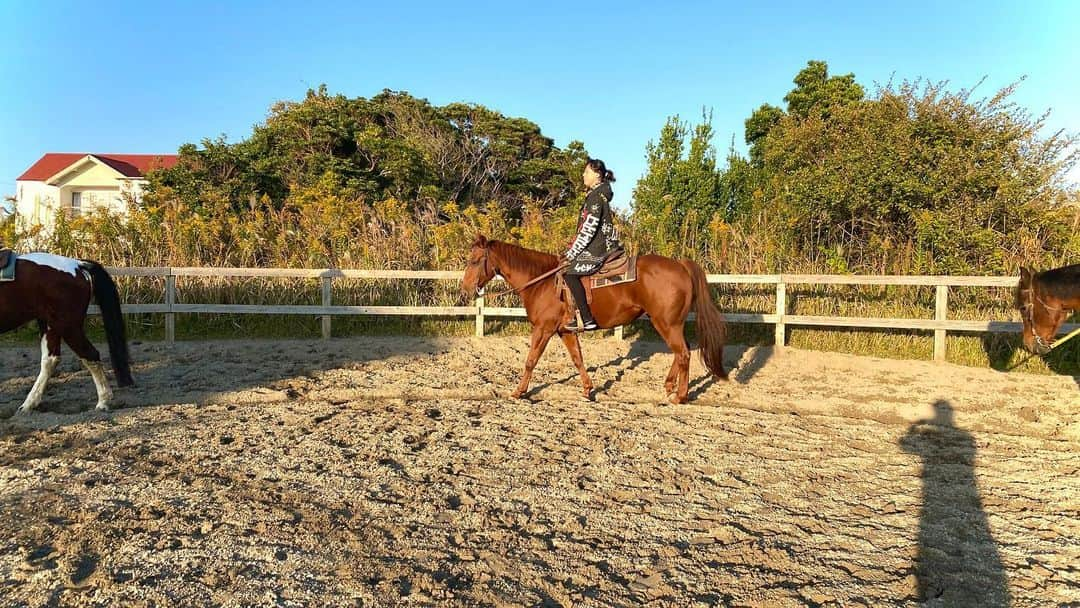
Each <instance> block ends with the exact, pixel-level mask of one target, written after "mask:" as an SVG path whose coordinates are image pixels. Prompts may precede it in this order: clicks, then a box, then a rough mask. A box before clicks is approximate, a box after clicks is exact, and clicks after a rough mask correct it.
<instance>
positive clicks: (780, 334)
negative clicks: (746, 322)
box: [776, 279, 787, 349]
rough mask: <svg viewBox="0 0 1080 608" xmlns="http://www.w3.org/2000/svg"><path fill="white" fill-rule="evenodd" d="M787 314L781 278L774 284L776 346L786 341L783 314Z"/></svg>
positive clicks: (784, 288)
mask: <svg viewBox="0 0 1080 608" xmlns="http://www.w3.org/2000/svg"><path fill="white" fill-rule="evenodd" d="M786 314H787V286H786V285H784V281H783V279H781V280H780V281H779V282H778V283H777V284H776V348H778V349H779V348H784V345H785V344H786V342H787V329H786V327H785V326H784V315H786Z"/></svg>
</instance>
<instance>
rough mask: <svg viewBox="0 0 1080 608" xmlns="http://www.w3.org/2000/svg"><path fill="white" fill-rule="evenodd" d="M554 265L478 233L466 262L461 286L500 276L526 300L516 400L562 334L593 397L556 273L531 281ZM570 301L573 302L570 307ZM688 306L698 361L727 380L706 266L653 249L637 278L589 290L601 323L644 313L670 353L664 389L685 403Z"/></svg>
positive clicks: (471, 290)
mask: <svg viewBox="0 0 1080 608" xmlns="http://www.w3.org/2000/svg"><path fill="white" fill-rule="evenodd" d="M558 265H559V258H557V257H556V256H554V255H551V254H547V253H542V252H539V251H534V250H531V249H525V248H523V247H518V246H517V245H511V244H509V243H503V242H500V241H491V240H488V239H487V238H485V237H484V236H478V237H477V239H476V241H475V242H474V243H473V245H472V249H471V250H470V252H469V261H468V267H467V268H466V270H465V276H464V277H463V279H462V283H461V289H462V292H463V293H464V294H466V295H473V294H477V293H479V290H480V289H481V288H483V287H484V285H486V284H487V283H488V281H490V280H491V279H492V278H494V277H495V276H496V275H500V276H502V277H503V278H504V279H505V280H506V282H507V283H509V284H510V286H511V287H513V288H514V290H515V291H517V292H519V293H520V295H521V299H522V301H523V302H524V303H525V311H526V313H527V316H528V319H529V323H531V324H532V342H531V347H530V349H529V355H528V357H527V358H526V359H525V373H524V375H522V377H521V382H520V384H518V387H517V389H516V390H515V391H514V392H513V397H514V398H515V399H518V398H521V397H522V396H523V395H524V394H525V393H526V391H528V390H529V382H530V381H531V380H532V372H533V368H534V367H536V362H537V361H538V360H539V359H540V355H542V354H543V352H544V349H545V348H546V347H547V344H548V341H549V340H551V337H552V336H554V335H555V334H558V335H559V337H560V338H561V339H562V341H563V344H565V345H566V349H567V350H568V351H569V352H570V358H571V359H572V360H573V361H574V365H575V366H576V367H577V370H578V373H579V374H580V375H581V385H582V388H583V390H584V393H585V396H586V397H587V398H591V397H592V391H593V384H592V380H591V379H590V378H589V374H588V372H587V371H586V369H585V365H584V364H583V363H582V359H581V344H580V342H579V341H578V335H577V334H576V333H573V332H569V331H566V330H565V329H563V326H564V325H565V323H566V321H567V320H568V319H569V314H570V311H571V310H572V309H570V308H568V307H567V304H566V303H565V302H563V300H562V299H560V297H559V293H558V290H557V289H556V286H555V277H554V276H549V277H547V278H544V279H543V280H540V281H536V282H534V283H530V282H531V281H533V280H534V279H536V278H537V277H540V276H542V275H544V274H545V273H550V272H551V271H553V270H555V269H556V268H557V267H558ZM571 306H572V305H571ZM691 307H693V309H694V312H695V313H696V314H697V330H698V338H699V340H700V342H701V348H700V354H701V360H702V362H703V363H704V364H705V367H706V368H708V370H709V371H710V372H712V374H713V375H714V376H716V377H717V378H720V379H723V380H727V372H725V371H724V337H725V331H726V329H725V324H724V317H723V316H722V315H721V314H720V311H719V310H717V308H716V305H715V304H714V303H713V301H712V298H711V297H710V295H709V285H708V283H707V282H706V280H705V272H704V271H702V269H701V267H700V266H698V265H697V264H696V263H694V262H692V261H690V260H678V261H677V260H673V259H671V258H665V257H662V256H658V255H643V256H640V257H639V258H638V274H637V280H636V281H633V282H630V283H623V284H619V285H611V286H608V287H604V288H602V289H597V290H595V291H594V292H593V301H592V305H591V308H592V313H593V316H594V317H595V318H596V322H597V323H598V324H599V325H600V327H606V328H610V327H617V326H619V325H625V324H627V323H629V322H631V321H633V320H634V319H636V318H638V317H640V316H641V315H642V314H643V313H647V314H648V315H649V320H650V321H651V322H652V324H653V327H655V328H656V331H657V333H659V334H660V337H662V338H663V339H664V341H665V342H667V345H668V347H669V348H671V351H672V352H673V353H674V354H675V360H674V361H673V362H672V364H671V369H670V370H669V371H668V375H667V379H666V380H665V381H664V388H665V389H666V390H667V394H668V395H669V396H670V399H671V402H672V403H686V400H687V392H688V387H689V381H690V349H689V347H688V346H687V344H686V337H685V336H684V335H683V326H684V324H685V323H686V317H687V315H688V314H689V313H690V309H691Z"/></svg>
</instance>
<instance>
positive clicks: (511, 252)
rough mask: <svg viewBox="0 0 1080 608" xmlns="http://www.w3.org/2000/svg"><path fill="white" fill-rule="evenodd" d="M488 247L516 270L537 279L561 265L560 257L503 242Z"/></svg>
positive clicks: (493, 242) (491, 243) (490, 244)
mask: <svg viewBox="0 0 1080 608" xmlns="http://www.w3.org/2000/svg"><path fill="white" fill-rule="evenodd" d="M488 247H489V248H490V249H491V250H492V251H494V252H495V254H496V255H498V256H499V258H500V259H502V260H504V261H506V263H507V264H508V265H510V266H512V267H513V268H514V269H515V270H520V271H522V272H524V273H526V274H528V275H529V276H534V277H535V276H537V275H540V274H543V273H545V272H547V271H549V270H551V269H553V268H555V267H556V266H558V265H559V258H558V257H556V256H554V255H551V254H550V253H544V252H543V251H536V250H535V249H526V248H524V247H519V246H517V245H513V244H511V243H504V242H502V241H488Z"/></svg>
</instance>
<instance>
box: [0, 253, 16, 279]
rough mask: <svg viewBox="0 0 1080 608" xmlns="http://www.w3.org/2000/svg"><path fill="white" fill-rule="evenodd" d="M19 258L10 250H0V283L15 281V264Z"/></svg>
mask: <svg viewBox="0 0 1080 608" xmlns="http://www.w3.org/2000/svg"><path fill="white" fill-rule="evenodd" d="M18 259H19V256H17V255H15V252H14V251H12V250H10V249H0V281H14V280H15V262H16V261H17V260H18Z"/></svg>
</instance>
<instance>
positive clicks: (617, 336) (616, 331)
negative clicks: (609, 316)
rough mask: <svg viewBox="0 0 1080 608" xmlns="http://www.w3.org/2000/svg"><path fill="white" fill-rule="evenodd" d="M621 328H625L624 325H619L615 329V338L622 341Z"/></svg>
mask: <svg viewBox="0 0 1080 608" xmlns="http://www.w3.org/2000/svg"><path fill="white" fill-rule="evenodd" d="M623 327H625V325H620V326H618V327H616V328H615V337H616V338H618V339H619V340H622V339H623Z"/></svg>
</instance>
